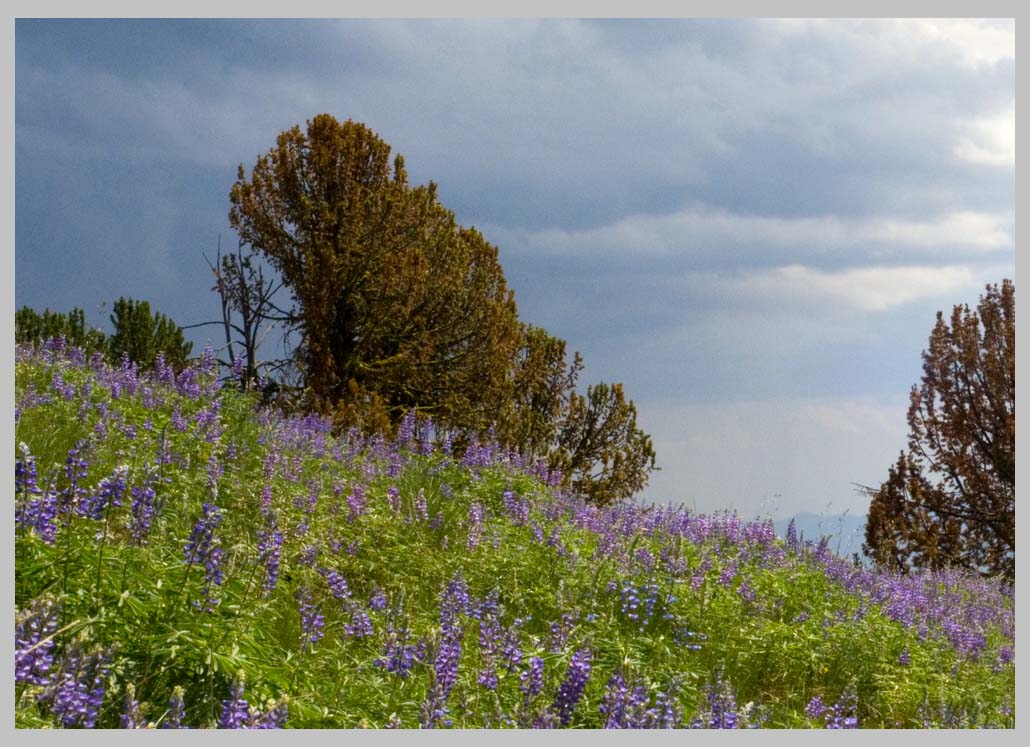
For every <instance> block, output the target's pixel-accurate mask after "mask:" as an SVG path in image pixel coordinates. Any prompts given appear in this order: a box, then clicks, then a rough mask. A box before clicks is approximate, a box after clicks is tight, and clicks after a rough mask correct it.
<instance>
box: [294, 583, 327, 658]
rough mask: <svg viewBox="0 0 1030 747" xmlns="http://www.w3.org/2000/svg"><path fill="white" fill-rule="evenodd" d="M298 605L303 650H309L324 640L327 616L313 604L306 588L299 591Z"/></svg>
mask: <svg viewBox="0 0 1030 747" xmlns="http://www.w3.org/2000/svg"><path fill="white" fill-rule="evenodd" d="M297 605H298V609H299V611H300V630H301V638H302V641H301V648H302V649H308V648H310V647H311V646H313V645H314V644H316V643H318V642H319V641H320V640H321V639H322V636H323V631H322V628H323V627H324V626H325V616H324V615H322V614H321V613H320V612H319V611H318V606H317V605H315V604H313V603H312V601H311V592H310V591H308V590H307V589H306V588H301V589H298V590H297Z"/></svg>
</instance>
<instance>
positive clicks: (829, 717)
mask: <svg viewBox="0 0 1030 747" xmlns="http://www.w3.org/2000/svg"><path fill="white" fill-rule="evenodd" d="M826 728H827V729H857V728H858V693H857V692H856V691H855V686H854V685H848V687H847V688H845V690H844V692H843V693H842V694H841V696H840V700H838V701H837V702H836V703H834V704H833V710H831V711H830V712H828V713H827V714H826Z"/></svg>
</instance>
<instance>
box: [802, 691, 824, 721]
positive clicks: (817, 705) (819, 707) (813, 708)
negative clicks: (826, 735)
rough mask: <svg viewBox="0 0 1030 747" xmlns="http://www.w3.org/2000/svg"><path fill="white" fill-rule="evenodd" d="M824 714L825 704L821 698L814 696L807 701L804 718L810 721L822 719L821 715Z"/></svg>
mask: <svg viewBox="0 0 1030 747" xmlns="http://www.w3.org/2000/svg"><path fill="white" fill-rule="evenodd" d="M824 713H826V704H825V703H823V699H822V697H821V696H819V695H816V696H813V698H812V699H811V700H810V701H808V705H806V706H805V716H807V717H808V718H810V719H819V718H822V716H823V714H824Z"/></svg>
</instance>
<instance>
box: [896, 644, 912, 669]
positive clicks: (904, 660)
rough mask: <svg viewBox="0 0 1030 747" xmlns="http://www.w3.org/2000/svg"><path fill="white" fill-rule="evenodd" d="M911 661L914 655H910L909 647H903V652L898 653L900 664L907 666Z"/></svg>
mask: <svg viewBox="0 0 1030 747" xmlns="http://www.w3.org/2000/svg"><path fill="white" fill-rule="evenodd" d="M911 661H912V657H911V656H910V655H909V653H908V649H907V648H906V649H903V650H902V652H901V653H900V654H898V664H900V665H901V666H903V667H907V666H908V665H909V663H911Z"/></svg>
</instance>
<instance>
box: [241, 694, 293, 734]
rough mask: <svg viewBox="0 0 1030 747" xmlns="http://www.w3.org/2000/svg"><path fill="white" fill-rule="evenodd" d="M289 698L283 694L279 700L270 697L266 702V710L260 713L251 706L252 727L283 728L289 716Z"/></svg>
mask: <svg viewBox="0 0 1030 747" xmlns="http://www.w3.org/2000/svg"><path fill="white" fill-rule="evenodd" d="M289 702H290V701H289V698H288V697H287V696H285V695H283V696H282V697H281V698H279V700H272V699H269V700H267V701H266V702H265V712H264V713H259V712H257V711H255V710H254V709H253V708H251V714H250V724H251V726H250V728H251V729H282V728H283V727H284V726H285V725H286V718H287V717H288V716H289V713H290V709H289Z"/></svg>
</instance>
